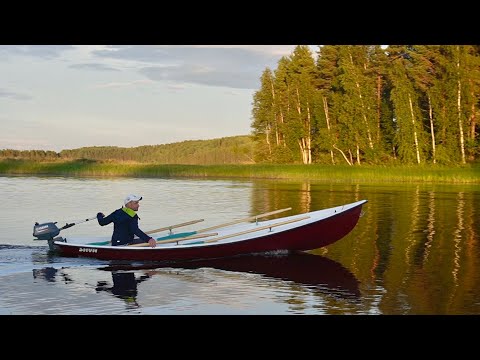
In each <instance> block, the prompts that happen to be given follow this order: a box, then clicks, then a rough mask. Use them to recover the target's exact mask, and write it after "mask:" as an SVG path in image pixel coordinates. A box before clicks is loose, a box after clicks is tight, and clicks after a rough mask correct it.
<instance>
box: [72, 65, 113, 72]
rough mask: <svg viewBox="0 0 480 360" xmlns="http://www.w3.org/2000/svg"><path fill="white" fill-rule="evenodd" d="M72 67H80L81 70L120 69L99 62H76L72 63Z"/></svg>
mask: <svg viewBox="0 0 480 360" xmlns="http://www.w3.org/2000/svg"><path fill="white" fill-rule="evenodd" d="M70 68H72V69H80V70H94V71H120V70H118V69H115V68H114V67H111V66H107V65H105V64H98V63H89V64H74V65H70Z"/></svg>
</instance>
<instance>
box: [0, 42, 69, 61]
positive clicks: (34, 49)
mask: <svg viewBox="0 0 480 360" xmlns="http://www.w3.org/2000/svg"><path fill="white" fill-rule="evenodd" d="M73 49H74V46H72V45H0V55H2V56H6V57H9V56H13V55H23V56H33V57H39V58H44V59H52V58H57V57H60V56H61V55H62V53H63V52H65V51H68V50H73Z"/></svg>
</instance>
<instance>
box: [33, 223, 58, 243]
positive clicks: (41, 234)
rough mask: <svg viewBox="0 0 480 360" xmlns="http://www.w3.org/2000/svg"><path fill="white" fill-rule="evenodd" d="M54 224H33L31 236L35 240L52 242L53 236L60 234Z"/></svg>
mask: <svg viewBox="0 0 480 360" xmlns="http://www.w3.org/2000/svg"><path fill="white" fill-rule="evenodd" d="M55 224H56V222H48V223H43V224H39V223H38V222H36V223H35V225H34V226H33V236H35V237H36V238H37V239H36V240H52V239H53V238H54V237H55V236H57V235H58V234H60V229H59V228H58V227H57V225H55Z"/></svg>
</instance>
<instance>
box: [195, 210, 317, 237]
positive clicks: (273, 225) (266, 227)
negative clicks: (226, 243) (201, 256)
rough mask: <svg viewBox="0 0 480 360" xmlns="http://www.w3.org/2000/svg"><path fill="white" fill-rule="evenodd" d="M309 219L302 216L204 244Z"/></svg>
mask: <svg viewBox="0 0 480 360" xmlns="http://www.w3.org/2000/svg"><path fill="white" fill-rule="evenodd" d="M309 218H310V216H303V217H300V218H297V219H292V220H286V221H281V222H277V223H275V224H270V225H265V226H260V227H257V228H255V229H250V230H245V231H240V232H237V233H234V234H229V235H224V236H220V237H218V238H216V239H210V240H205V241H204V243H210V242H215V241H218V240H223V239H227V238H230V237H234V236H238V235H244V234H248V233H251V232H255V231H260V230H265V229H270V230H271V229H272V228H273V227H277V226H280V225H285V224H290V223H293V222H296V221H300V220H305V219H309Z"/></svg>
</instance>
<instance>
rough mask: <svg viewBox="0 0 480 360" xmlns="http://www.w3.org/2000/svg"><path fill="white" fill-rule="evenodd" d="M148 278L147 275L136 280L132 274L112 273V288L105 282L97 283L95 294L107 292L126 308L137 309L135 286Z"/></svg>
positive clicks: (136, 290)
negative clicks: (118, 299) (121, 301)
mask: <svg viewBox="0 0 480 360" xmlns="http://www.w3.org/2000/svg"><path fill="white" fill-rule="evenodd" d="M149 278H150V275H149V274H146V275H142V276H140V277H138V278H137V277H135V273H133V272H117V271H112V282H113V286H110V285H109V283H108V282H107V281H98V282H97V287H96V288H95V290H96V291H97V292H100V291H108V292H110V293H112V294H113V295H114V296H116V297H118V298H120V299H122V300H124V301H125V303H126V304H127V305H128V307H139V304H138V303H137V295H138V289H137V285H138V284H139V283H141V282H142V281H145V280H147V279H149Z"/></svg>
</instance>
